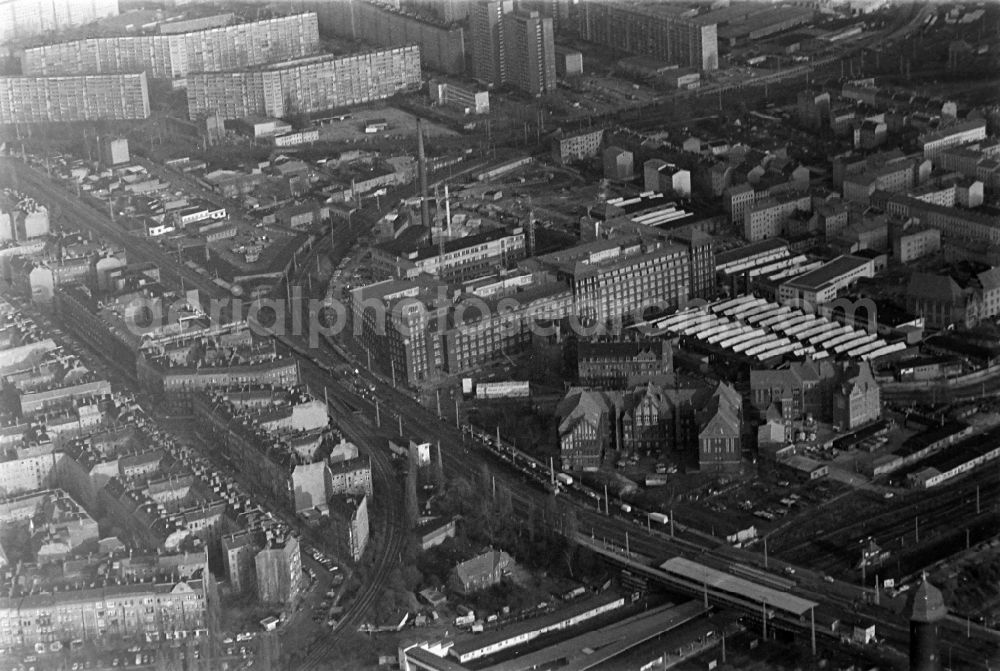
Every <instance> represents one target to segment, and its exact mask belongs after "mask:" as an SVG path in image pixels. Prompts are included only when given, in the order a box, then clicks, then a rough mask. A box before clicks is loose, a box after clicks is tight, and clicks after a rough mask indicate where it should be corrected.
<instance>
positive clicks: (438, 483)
mask: <svg viewBox="0 0 1000 671" xmlns="http://www.w3.org/2000/svg"><path fill="white" fill-rule="evenodd" d="M444 482H445V481H444V460H443V459H442V457H441V441H438V444H437V459H435V460H434V487H435V488H436V489H437V491H438V492H439V493H440V492H443V491H444Z"/></svg>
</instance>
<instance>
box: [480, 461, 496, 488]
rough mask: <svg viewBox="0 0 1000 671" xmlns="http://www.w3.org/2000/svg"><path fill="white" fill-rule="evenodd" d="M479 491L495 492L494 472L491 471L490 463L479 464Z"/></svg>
mask: <svg viewBox="0 0 1000 671" xmlns="http://www.w3.org/2000/svg"><path fill="white" fill-rule="evenodd" d="M479 491H480V492H490V495H491V496H492V492H493V472H492V471H490V467H489V464H487V463H486V462H482V463H480V464H479Z"/></svg>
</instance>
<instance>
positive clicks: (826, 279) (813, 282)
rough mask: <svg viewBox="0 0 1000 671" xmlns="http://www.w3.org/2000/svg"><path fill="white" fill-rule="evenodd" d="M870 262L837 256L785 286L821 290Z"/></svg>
mask: <svg viewBox="0 0 1000 671" xmlns="http://www.w3.org/2000/svg"><path fill="white" fill-rule="evenodd" d="M870 262H871V259H863V258H861V257H858V256H838V257H837V258H835V259H834V260H833V261H830V262H829V263H826V264H824V265H822V266H821V267H819V268H817V269H816V270H811V271H809V272H807V273H805V274H804V275H799V276H798V277H796V278H795V279H793V280H790V281H789V282H787V283H786V284H788V285H789V286H793V287H798V288H803V289H823V288H824V287H826V286H827V285H829V284H831V283H832V282H833V281H834V280H836V279H837V278H839V277H840V276H841V275H846V274H847V273H850V272H853V271H855V270H857V269H858V268H861V267H863V266H865V265H867V264H868V263H870Z"/></svg>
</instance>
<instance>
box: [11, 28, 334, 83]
mask: <svg viewBox="0 0 1000 671" xmlns="http://www.w3.org/2000/svg"><path fill="white" fill-rule="evenodd" d="M319 49H320V45H319V28H318V24H317V19H316V14H313V13H308V14H295V15H292V16H282V17H277V18H273V19H265V20H262V21H253V22H249V23H239V24H235V25H230V26H224V27H218V28H209V29H206V30H195V31H191V32H187V33H175V34H167V35H123V36H117V37H97V38H89V39H84V40H76V41H73V42H61V43H57V44H49V45H45V46H40V47H34V48H31V49H26V50H25V52H24V56H23V58H22V60H21V67H22V71H23V72H24V74H26V75H82V74H101V73H112V72H121V71H139V70H142V71H145V72H146V73H147V74H148V76H149V77H151V78H153V79H179V78H183V77H185V76H187V75H188V74H189V73H192V72H221V71H228V70H237V69H240V68H246V67H252V66H255V65H262V64H264V63H272V62H278V61H285V60H289V59H293V58H301V57H303V56H309V55H311V54H315V53H317V52H318V51H319Z"/></svg>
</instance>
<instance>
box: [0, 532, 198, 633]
mask: <svg viewBox="0 0 1000 671" xmlns="http://www.w3.org/2000/svg"><path fill="white" fill-rule="evenodd" d="M61 569H62V570H61V571H59V572H53V571H51V570H48V569H47V568H45V567H38V566H34V565H30V564H26V565H22V566H21V567H20V569H19V570H18V571H8V572H7V573H6V575H5V577H4V581H3V584H2V585H0V589H2V594H3V596H0V645H2V646H4V647H5V648H13V647H21V646H25V647H30V646H33V645H35V644H42V645H45V646H48V645H50V644H52V643H55V642H56V641H59V642H64V641H68V640H75V639H81V638H83V639H89V640H106V639H107V638H108V637H118V636H120V637H139V638H140V639H144V640H149V641H154V640H168V639H174V638H178V639H179V638H188V637H200V636H207V635H208V623H209V619H210V612H211V611H214V610H216V609H217V608H218V606H217V605H216V604H214V603H212V594H213V593H214V586H213V579H212V574H211V572H210V571H209V570H208V553H207V552H205V551H200V552H192V553H185V554H180V555H152V556H129V555H122V554H121V553H120V552H119V553H116V555H113V556H111V557H110V558H109V557H108V555H107V554H100V555H98V556H96V557H90V558H83V559H79V560H75V561H73V562H65V563H63V564H62V565H61Z"/></svg>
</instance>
